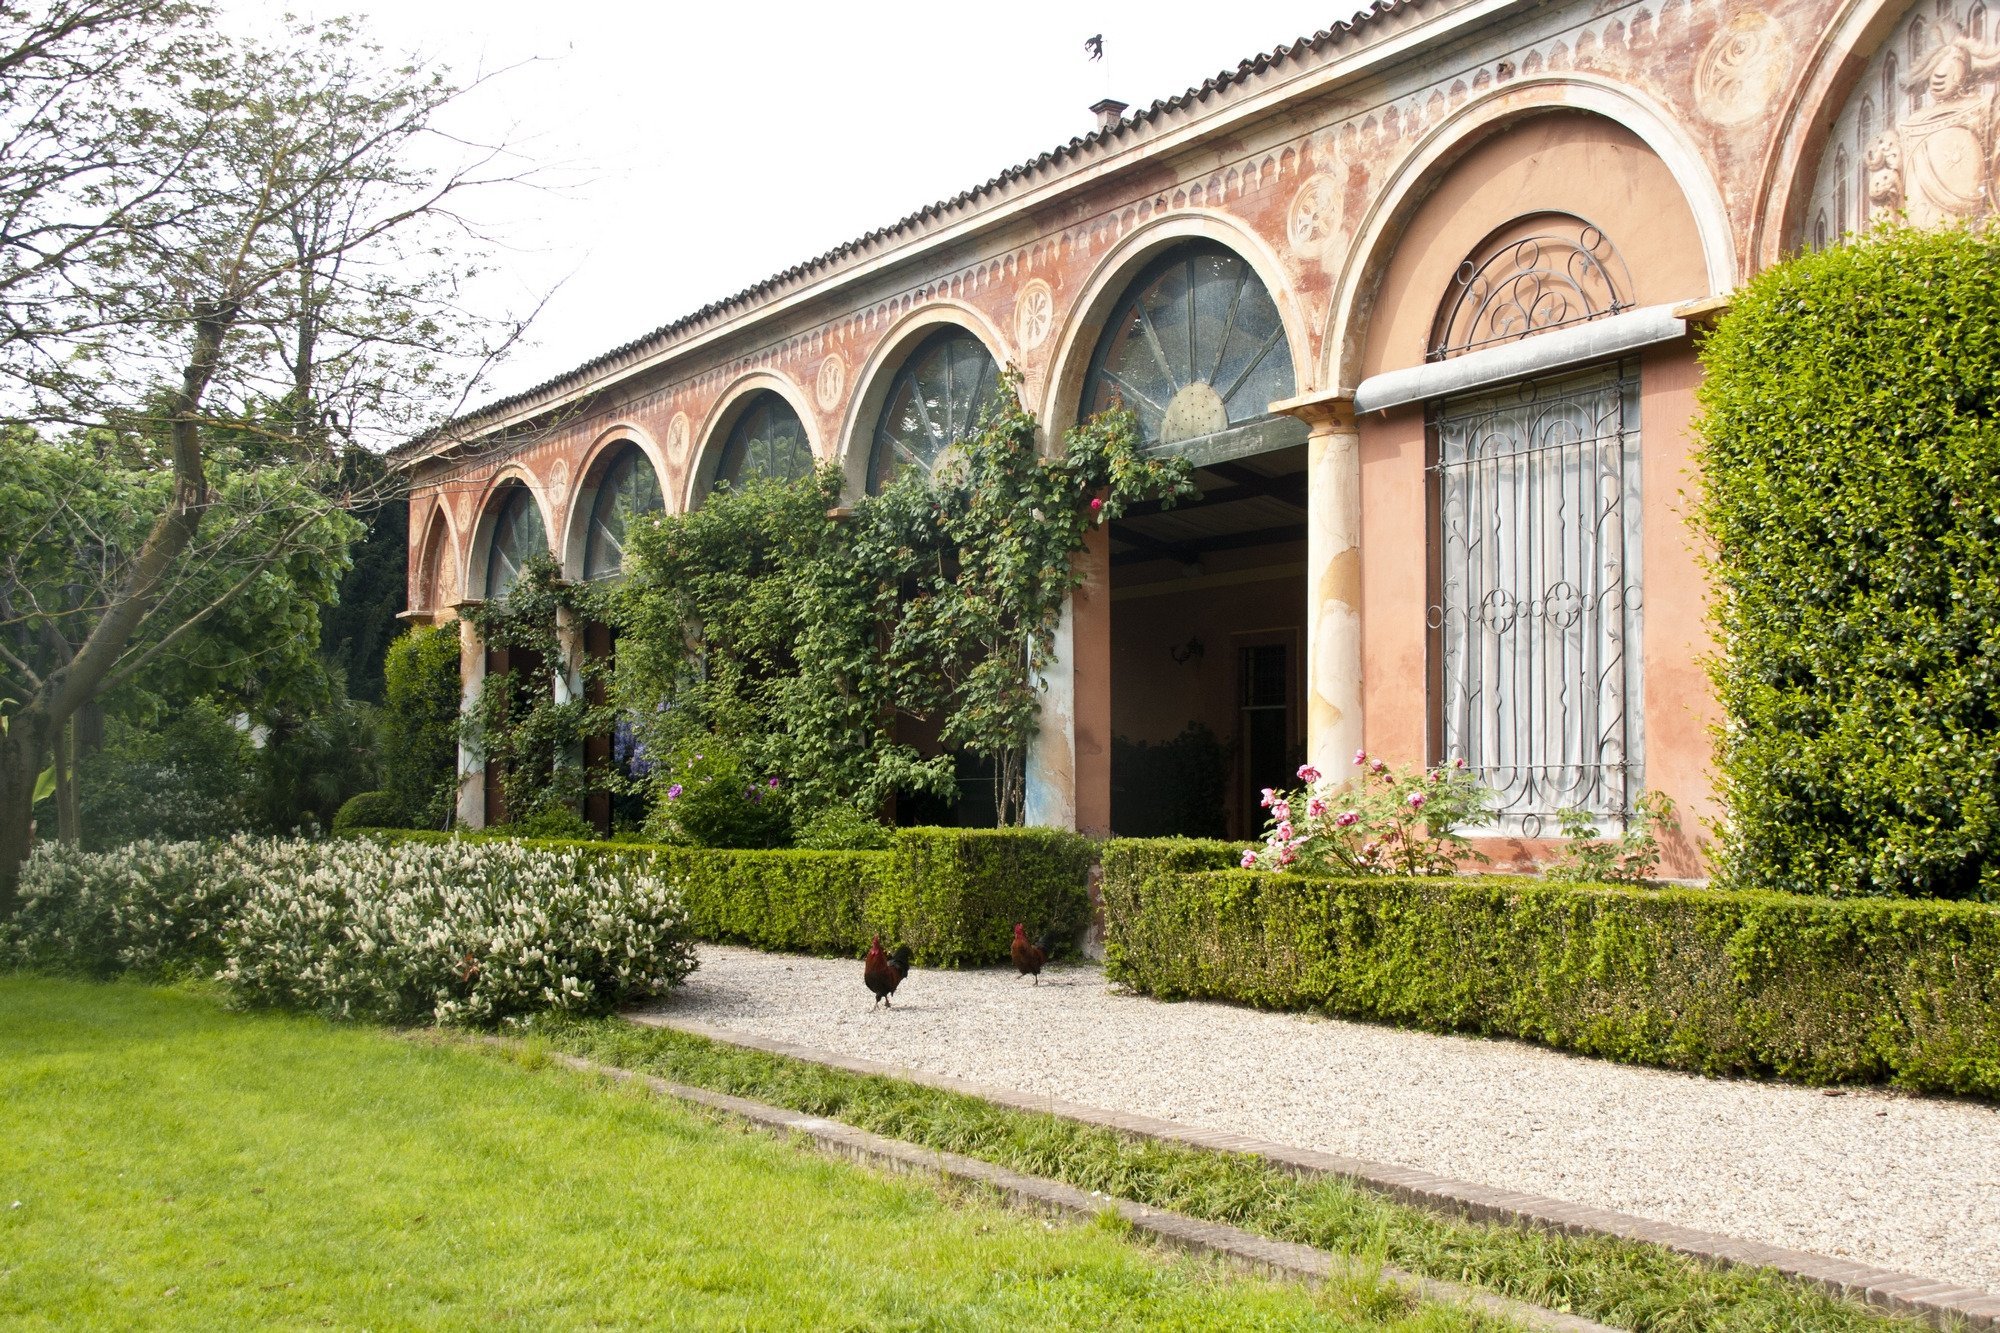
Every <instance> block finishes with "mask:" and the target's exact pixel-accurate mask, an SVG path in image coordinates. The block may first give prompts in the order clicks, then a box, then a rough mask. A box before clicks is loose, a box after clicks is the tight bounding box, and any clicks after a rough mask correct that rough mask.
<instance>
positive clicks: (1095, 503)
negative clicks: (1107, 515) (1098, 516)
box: [1090, 495, 1104, 514]
mask: <svg viewBox="0 0 2000 1333" xmlns="http://www.w3.org/2000/svg"><path fill="white" fill-rule="evenodd" d="M1103 509H1104V501H1102V500H1100V499H1099V498H1098V497H1096V496H1095V495H1093V496H1091V497H1090V512H1091V513H1093V514H1095V513H1100V512H1102V510H1103Z"/></svg>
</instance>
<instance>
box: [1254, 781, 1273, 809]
mask: <svg viewBox="0 0 2000 1333" xmlns="http://www.w3.org/2000/svg"><path fill="white" fill-rule="evenodd" d="M1277 799H1278V793H1276V792H1274V791H1272V790H1271V789H1270V788H1269V787H1266V788H1264V799H1263V800H1261V801H1259V802H1257V804H1259V805H1261V806H1263V807H1264V808H1265V809H1266V810H1269V809H1270V808H1271V802H1273V801H1275V800H1277Z"/></svg>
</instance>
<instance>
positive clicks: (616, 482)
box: [583, 444, 666, 579]
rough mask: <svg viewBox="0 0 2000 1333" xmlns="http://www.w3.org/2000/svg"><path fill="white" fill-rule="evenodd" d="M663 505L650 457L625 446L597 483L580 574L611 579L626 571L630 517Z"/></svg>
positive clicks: (632, 447)
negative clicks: (626, 536) (626, 541)
mask: <svg viewBox="0 0 2000 1333" xmlns="http://www.w3.org/2000/svg"><path fill="white" fill-rule="evenodd" d="M665 507H666V505H665V502H664V501H663V500H662V498H661V496H660V478H659V474H658V473H656V472H654V471H653V464H652V460H651V459H649V458H647V457H646V455H645V454H644V453H642V452H640V450H639V449H637V448H636V447H634V446H632V445H629V444H628V445H625V446H624V447H622V448H621V449H619V451H618V455H617V457H615V458H613V459H612V460H611V465H610V466H609V467H607V468H605V470H604V477H603V479H602V480H601V481H599V482H598V483H597V498H596V499H595V500H593V501H592V502H591V505H590V528H589V530H588V531H587V532H586V533H585V534H584V539H583V576H584V577H585V578H586V579H604V578H612V577H615V576H616V575H618V574H621V573H623V572H624V570H625V533H626V529H627V528H628V527H629V526H630V524H631V523H632V521H633V520H635V519H638V518H641V517H643V516H645V515H647V514H657V513H659V512H660V510H662V509H664V508H665Z"/></svg>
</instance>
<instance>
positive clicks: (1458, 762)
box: [1451, 755, 1465, 768]
mask: <svg viewBox="0 0 2000 1333" xmlns="http://www.w3.org/2000/svg"><path fill="white" fill-rule="evenodd" d="M1451 766H1452V767H1453V768H1464V767H1465V756H1463V755H1460V756H1459V757H1458V758H1456V759H1454V760H1452V761H1451Z"/></svg>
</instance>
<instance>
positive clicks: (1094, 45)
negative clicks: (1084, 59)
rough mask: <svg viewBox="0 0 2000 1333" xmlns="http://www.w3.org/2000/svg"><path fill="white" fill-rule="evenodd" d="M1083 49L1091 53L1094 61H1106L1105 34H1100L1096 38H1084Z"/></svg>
mask: <svg viewBox="0 0 2000 1333" xmlns="http://www.w3.org/2000/svg"><path fill="white" fill-rule="evenodd" d="M1083 49H1084V50H1085V51H1088V52H1089V53H1090V58H1091V59H1092V60H1102V59H1104V34H1103V33H1101V32H1100V33H1098V34H1097V35H1096V36H1095V37H1086V38H1084V39H1083Z"/></svg>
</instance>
